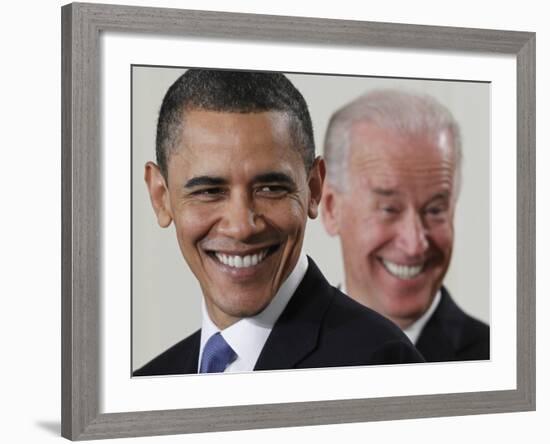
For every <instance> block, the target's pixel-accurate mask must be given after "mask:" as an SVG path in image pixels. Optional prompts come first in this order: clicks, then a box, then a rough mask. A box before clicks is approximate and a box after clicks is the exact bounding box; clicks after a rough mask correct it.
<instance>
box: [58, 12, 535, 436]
mask: <svg viewBox="0 0 550 444" xmlns="http://www.w3.org/2000/svg"><path fill="white" fill-rule="evenodd" d="M104 31H116V32H128V33H129V32H132V33H155V34H163V35H167V34H169V35H176V36H201V37H216V38H223V39H228V40H230V39H240V40H243V39H246V40H253V41H280V42H296V43H315V44H320V45H328V46H333V47H338V46H339V47H371V46H377V47H383V48H400V49H401V48H414V49H428V50H441V51H454V50H456V51H462V52H469V53H492V54H509V55H513V56H515V57H516V66H517V388H516V389H515V390H503V391H488V392H476V393H453V394H437V395H422V396H398V397H386V398H376V399H353V400H336V401H316V402H297V403H285V404H265V405H251V406H234V407H214V408H197V409H180V410H163V411H140V412H126V413H100V411H99V359H100V350H99V337H100V323H101V322H100V321H101V319H100V305H99V304H100V279H101V276H100V268H101V267H100V266H101V238H100V233H101V230H100V220H101V214H100V211H101V202H100V188H101V167H102V164H101V159H100V127H99V122H100V102H99V100H100V99H99V78H100V57H101V52H100V46H99V35H100V33H101V32H104ZM61 335H62V435H63V436H64V437H66V438H69V439H73V440H77V439H78V440H83V439H99V438H114V437H130V436H145V435H164V434H173V433H197V432H206V431H226V430H244V429H254V428H270V427H290V426H303V425H318V424H336V423H351V422H364V421H378V420H391V419H403V418H421V417H435V416H450V415H470V414H481V413H497V412H512V411H528V410H534V409H535V34H534V33H530V32H514V31H497V30H482V29H468V28H450V27H434V26H419V25H404V24H391V23H371V22H359V21H343V20H329V19H316V18H300V17H283V16H267V15H252V14H239V13H225V12H206V11H190V10H176V9H161V8H144V7H129V6H117V5H102V4H86V3H73V4H69V5H66V6H63V7H62V332H61Z"/></svg>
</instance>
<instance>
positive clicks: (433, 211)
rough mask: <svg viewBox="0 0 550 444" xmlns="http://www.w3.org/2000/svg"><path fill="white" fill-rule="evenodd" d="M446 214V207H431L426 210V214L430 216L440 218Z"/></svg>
mask: <svg viewBox="0 0 550 444" xmlns="http://www.w3.org/2000/svg"><path fill="white" fill-rule="evenodd" d="M444 212H445V207H442V206H437V207H429V208H427V209H426V214H427V215H428V216H440V215H441V214H443V213H444Z"/></svg>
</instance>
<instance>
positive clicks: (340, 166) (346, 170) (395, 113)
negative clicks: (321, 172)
mask: <svg viewBox="0 0 550 444" xmlns="http://www.w3.org/2000/svg"><path fill="white" fill-rule="evenodd" d="M325 156H326V161H327V181H326V182H325V188H324V191H323V222H324V224H325V228H326V229H327V231H328V232H329V234H331V235H338V236H339V237H340V242H341V245H342V254H343V257H344V269H345V288H344V291H345V292H346V293H347V294H348V295H350V296H351V297H352V298H354V299H355V300H357V301H359V302H361V303H362V304H364V305H366V306H368V307H370V308H372V309H373V310H376V311H378V312H379V313H381V314H383V315H384V316H386V317H387V318H388V319H391V320H392V321H393V322H395V323H396V324H397V325H399V326H400V327H401V328H402V329H403V330H404V332H405V333H406V334H407V336H408V337H409V338H410V339H411V341H412V342H413V343H415V345H416V347H417V348H418V350H419V351H420V352H421V353H422V355H423V356H424V357H425V358H426V360H427V361H463V360H481V359H489V327H488V326H487V325H486V324H484V323H482V322H480V321H478V320H476V319H474V318H472V317H471V316H469V315H467V314H466V313H464V312H463V311H462V310H461V309H460V308H459V307H458V306H457V305H456V304H455V303H454V302H453V300H452V299H451V296H450V295H449V292H448V291H447V290H446V289H445V287H443V285H442V282H443V278H444V276H445V273H446V272H447V269H448V266H449V262H450V260H451V255H452V250H453V240H454V225H453V220H454V211H455V207H456V201H457V198H458V191H459V188H460V183H459V182H460V163H461V142H460V134H459V129H458V125H457V123H456V122H455V120H454V118H453V117H452V116H451V114H450V112H449V111H448V110H447V109H446V108H444V107H443V106H442V105H440V104H439V103H437V102H436V101H435V100H433V99H432V98H430V97H427V96H420V95H415V94H409V93H404V92H400V91H394V90H382V91H374V92H371V93H370V94H367V95H365V96H362V97H360V98H358V99H356V100H355V101H353V102H352V103H350V104H348V105H346V106H344V107H343V108H341V109H340V110H338V111H337V112H336V113H335V114H334V115H333V116H332V118H331V120H330V123H329V127H328V130H327V135H326V139H325Z"/></svg>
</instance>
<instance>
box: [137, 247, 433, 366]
mask: <svg viewBox="0 0 550 444" xmlns="http://www.w3.org/2000/svg"><path fill="white" fill-rule="evenodd" d="M308 259H309V258H308ZM199 348H200V330H198V331H197V332H195V333H194V334H192V335H191V336H189V337H188V338H186V339H184V340H183V341H181V342H178V343H177V344H176V345H174V346H172V347H171V348H169V349H168V350H167V351H165V352H164V353H162V354H160V355H159V356H157V357H156V358H154V359H153V360H152V361H151V362H149V363H148V364H146V365H145V366H143V367H142V368H140V369H139V370H137V371H135V372H134V376H150V375H171V374H185V373H197V364H198V357H199ZM410 362H423V359H422V357H421V356H420V354H419V353H418V352H417V351H416V349H415V348H414V347H413V345H412V344H411V343H410V341H409V340H408V339H407V338H406V337H405V335H404V334H403V333H402V332H401V330H400V329H399V328H398V327H397V326H395V325H394V324H393V323H391V322H390V321H388V320H387V319H385V318H383V317H382V316H380V315H379V314H377V313H375V312H374V311H372V310H370V309H368V308H366V307H364V306H362V305H360V304H359V303H357V302H355V301H354V300H352V299H351V298H349V297H348V296H346V295H345V294H343V293H342V292H340V291H339V290H338V289H336V288H334V287H332V286H331V285H330V284H329V283H328V282H327V281H326V280H325V278H324V277H323V275H322V274H321V272H320V271H319V269H318V268H317V266H316V265H315V263H314V262H313V261H312V260H311V259H309V267H308V270H307V272H306V274H305V276H304V278H303V279H302V282H301V283H300V285H299V286H298V288H297V289H296V292H295V293H294V295H293V296H292V298H291V299H290V301H289V303H288V305H287V306H286V308H285V309H284V310H283V313H282V314H281V316H280V317H279V319H278V320H277V322H276V323H275V325H274V326H273V329H272V330H271V334H270V335H269V337H268V338H267V341H266V343H265V345H264V348H263V349H262V352H261V353H260V356H259V358H258V361H257V362H256V366H255V368H254V370H279V369H294V368H318V367H337V366H349V365H370V364H399V363H410Z"/></svg>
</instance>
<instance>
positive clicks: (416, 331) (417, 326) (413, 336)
mask: <svg viewBox="0 0 550 444" xmlns="http://www.w3.org/2000/svg"><path fill="white" fill-rule="evenodd" d="M440 300H441V290H439V291H438V292H437V293H436V295H435V298H434V300H433V301H432V304H431V305H430V308H428V309H427V310H426V312H425V313H424V314H423V315H422V316H420V317H419V318H418V319H417V320H416V321H414V322H413V323H412V324H411V325H409V326H408V327H407V328H405V329H404V330H403V333H405V334H406V335H407V337H408V338H409V340H410V341H411V342H412V343H413V344H415V345H416V341H418V337H419V336H420V333H422V329H423V328H424V326H425V325H426V322H428V321H429V319H430V318H431V317H432V314H433V312H434V311H435V309H436V308H437V306H438V305H439V301H440Z"/></svg>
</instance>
